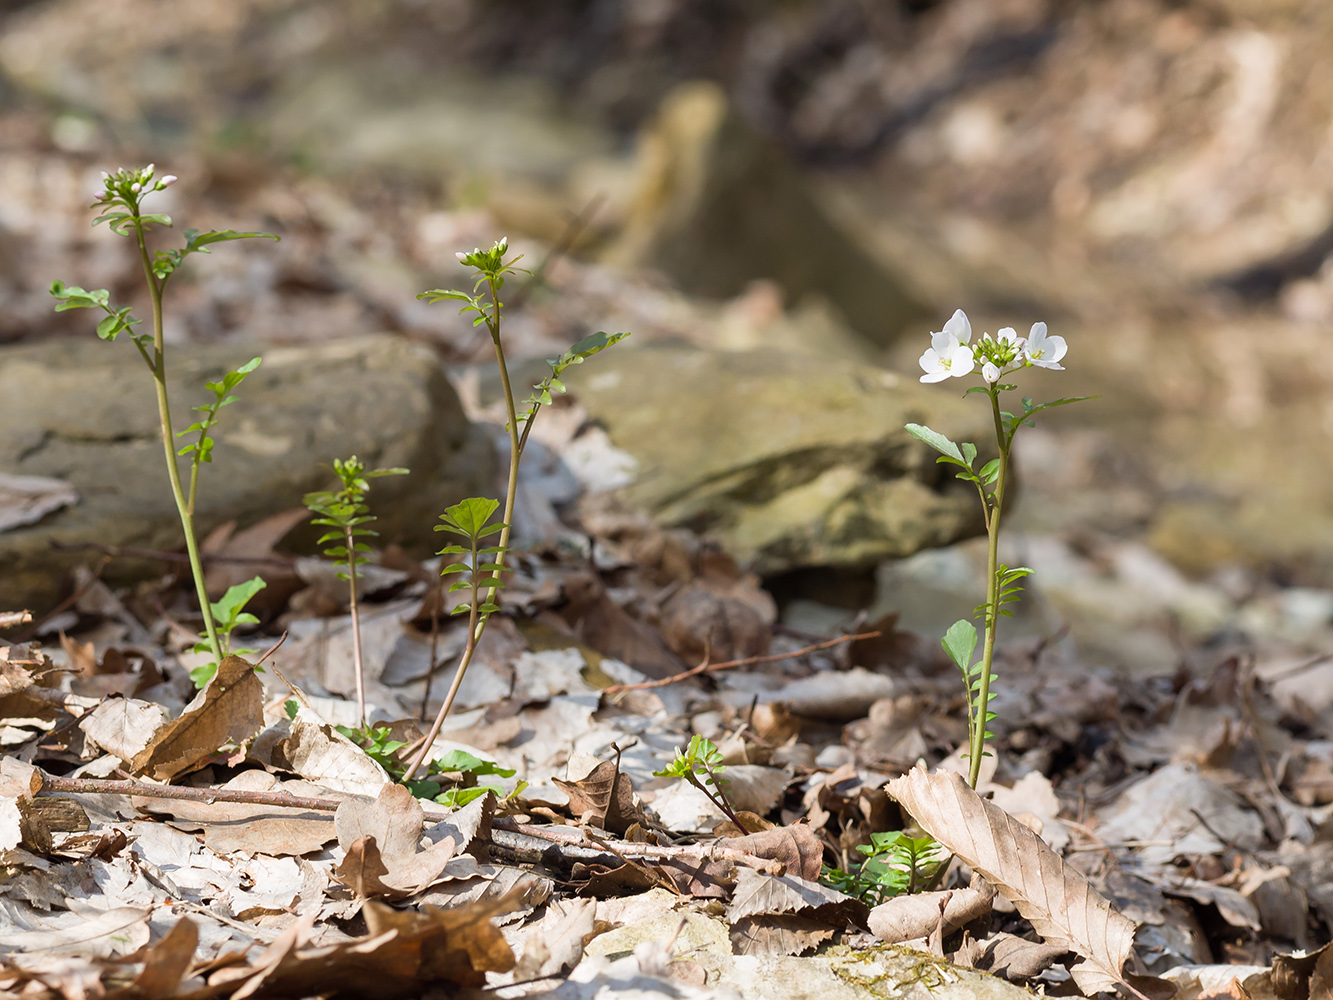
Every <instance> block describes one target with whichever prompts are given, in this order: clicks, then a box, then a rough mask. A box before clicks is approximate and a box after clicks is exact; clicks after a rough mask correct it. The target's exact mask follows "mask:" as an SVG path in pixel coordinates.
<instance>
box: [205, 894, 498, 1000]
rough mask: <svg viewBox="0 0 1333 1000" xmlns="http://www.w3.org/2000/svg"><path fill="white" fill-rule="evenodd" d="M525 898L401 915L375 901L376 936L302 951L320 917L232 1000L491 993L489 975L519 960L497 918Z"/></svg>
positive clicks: (369, 922)
mask: <svg viewBox="0 0 1333 1000" xmlns="http://www.w3.org/2000/svg"><path fill="white" fill-rule="evenodd" d="M518 905H520V904H519V895H518V894H517V893H510V894H509V895H507V896H504V897H502V898H500V899H491V900H482V901H479V902H476V903H468V904H465V905H463V906H460V907H458V908H456V909H451V910H439V909H436V908H435V907H430V906H428V907H426V908H425V909H424V911H423V912H421V913H417V912H414V911H410V910H409V911H403V912H400V911H397V910H392V909H390V908H389V907H387V906H384V905H382V904H379V903H376V902H374V901H371V902H368V903H367V904H366V907H365V910H364V911H363V912H364V914H365V918H366V926H367V927H368V928H369V934H368V935H367V936H365V937H362V938H355V939H353V940H350V941H342V942H339V943H338V944H334V945H330V946H326V947H322V948H305V949H303V948H302V944H303V943H304V939H305V937H306V936H307V935H308V934H309V932H310V927H311V926H312V925H313V922H314V914H313V913H312V914H310V915H308V916H307V917H306V918H304V919H303V921H301V922H298V924H294V925H293V926H292V927H289V928H288V929H287V931H285V932H283V935H282V936H281V937H280V938H279V940H277V941H275V942H274V943H273V944H272V945H271V946H270V947H269V950H268V951H267V952H265V954H264V955H263V956H261V957H260V960H259V962H258V963H257V965H256V966H254V967H253V968H252V969H248V970H224V972H227V971H230V972H233V973H235V972H239V973H240V975H239V976H236V975H233V976H231V977H229V978H231V979H232V980H233V981H235V980H237V979H246V978H247V973H248V974H249V977H248V980H247V981H246V982H245V983H244V985H242V986H241V987H240V988H239V989H237V990H236V992H235V993H233V994H232V1000H250V998H253V1000H296V998H299V997H309V996H324V997H329V998H334V1000H400V998H407V997H418V996H421V995H423V994H424V993H426V992H427V991H428V990H429V988H430V987H432V986H440V987H445V988H446V989H448V988H454V989H455V990H456V989H457V987H472V988H475V987H479V986H483V985H485V982H486V979H485V974H486V973H487V972H508V971H509V970H510V969H512V968H513V967H514V954H513V952H512V951H511V950H510V949H509V945H508V944H506V943H505V940H504V936H503V935H502V934H501V933H500V931H499V930H498V929H497V928H496V927H495V926H494V924H492V923H491V918H492V917H495V916H499V915H500V914H503V913H508V912H509V911H511V910H513V909H515V908H516V907H517V906H518Z"/></svg>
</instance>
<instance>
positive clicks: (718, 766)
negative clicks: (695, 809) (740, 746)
mask: <svg viewBox="0 0 1333 1000" xmlns="http://www.w3.org/2000/svg"><path fill="white" fill-rule="evenodd" d="M726 769H727V766H726V765H725V764H723V763H722V751H721V750H719V749H718V748H717V745H716V744H715V743H714V742H713V741H712V740H709V739H705V738H704V737H702V736H699V735H698V734H697V733H696V734H695V735H694V736H691V737H690V742H689V745H688V746H686V747H685V749H684V750H682V749H681V748H680V747H676V756H675V758H674V759H673V760H672V761H671V763H670V764H668V765H667V766H666V767H664V768H662V770H660V771H654V772H653V777H655V778H684V779H685V780H686V781H688V782H689V783H690V784H691V785H693V786H694V787H695V788H697V789H699V791H701V792H703V793H704V794H705V795H707V796H708V798H709V800H710V801H711V802H712V803H713V805H715V806H717V807H718V808H719V809H721V810H722V812H723V813H725V814H726V817H727V819H729V820H731V821H732V822H733V823H735V824H736V825H737V826H738V827H740V828H741V829H742V830H745V829H747V827H746V826H745V824H744V823H742V822H741V821H740V817H738V816H737V815H736V811H735V810H734V809H732V808H731V803H730V802H729V801H728V800H727V793H726V792H725V791H723V789H722V786H723V785H725V784H726V783H727V779H726V778H723V777H721V774H722V772H723V771H725V770H726Z"/></svg>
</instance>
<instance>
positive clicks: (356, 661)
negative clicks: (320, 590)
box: [343, 525, 366, 729]
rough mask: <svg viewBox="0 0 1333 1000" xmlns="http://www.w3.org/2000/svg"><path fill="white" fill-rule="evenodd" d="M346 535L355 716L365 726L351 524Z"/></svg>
mask: <svg viewBox="0 0 1333 1000" xmlns="http://www.w3.org/2000/svg"><path fill="white" fill-rule="evenodd" d="M343 531H344V532H346V535H347V587H348V589H349V590H350V592H351V595H352V596H351V603H350V604H349V605H348V610H349V611H350V612H351V615H352V668H353V669H354V670H355V671H356V716H357V718H358V719H360V720H361V728H362V729H365V728H366V676H365V667H363V666H362V664H361V613H360V610H359V609H358V608H357V605H356V539H355V538H354V537H353V535H352V526H351V525H347V526H345V527H344V528H343Z"/></svg>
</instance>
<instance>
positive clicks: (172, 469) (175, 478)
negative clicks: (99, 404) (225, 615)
mask: <svg viewBox="0 0 1333 1000" xmlns="http://www.w3.org/2000/svg"><path fill="white" fill-rule="evenodd" d="M134 232H135V236H136V237H137V240H138V243H139V258H140V260H141V261H142V262H143V273H144V280H146V281H147V282H148V294H149V295H150V296H151V297H152V301H153V381H154V383H156V385H157V413H158V419H159V421H160V423H161V425H162V445H163V448H164V449H165V451H166V456H167V475H168V476H169V477H170V479H171V494H172V496H173V497H174V498H175V500H176V510H177V511H178V512H179V513H180V519H181V528H183V529H184V531H185V551H186V553H187V554H188V555H189V557H190V572H191V573H192V574H193V575H194V588H195V591H196V593H197V594H198V595H199V612H200V614H202V615H203V618H204V632H205V633H206V634H207V635H208V644H209V645H210V646H211V647H212V649H213V656H214V658H215V659H216V660H217V661H218V662H219V663H221V662H222V642H221V640H220V639H219V638H218V630H217V626H216V625H215V624H214V622H213V609H212V607H211V606H210V605H209V603H208V588H207V586H205V584H204V567H203V563H202V561H201V560H200V558H199V543H198V542H197V541H195V537H194V513H193V511H192V509H191V505H190V504H189V503H187V501H186V498H185V490H184V487H183V486H182V485H181V472H180V467H179V466H178V465H177V464H176V435H175V434H173V433H172V430H171V408H170V403H169V400H168V399H167V360H166V343H165V341H164V339H163V335H162V284H161V283H160V282H159V281H158V279H157V275H155V274H153V263H152V260H151V259H150V258H149V256H148V242H147V239H146V238H145V236H144V227H143V221H142V219H140V218H139V213H138V210H137V209H136V210H135V213H134Z"/></svg>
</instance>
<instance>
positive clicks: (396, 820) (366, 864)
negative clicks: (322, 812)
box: [333, 784, 458, 899]
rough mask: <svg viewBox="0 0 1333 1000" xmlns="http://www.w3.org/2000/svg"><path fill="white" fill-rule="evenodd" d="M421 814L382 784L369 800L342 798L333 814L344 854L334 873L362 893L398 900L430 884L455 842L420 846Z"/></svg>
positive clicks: (401, 792)
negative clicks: (345, 799)
mask: <svg viewBox="0 0 1333 1000" xmlns="http://www.w3.org/2000/svg"><path fill="white" fill-rule="evenodd" d="M424 818H425V814H424V813H423V812H422V809H421V804H420V803H419V802H418V801H417V800H416V798H415V797H413V795H412V793H411V792H409V791H408V790H407V789H406V788H404V787H403V786H402V785H395V784H389V785H385V786H384V787H383V788H382V789H381V790H380V794H379V797H378V798H377V799H376V800H375V801H374V802H371V801H368V800H366V799H348V800H347V801H346V802H344V803H342V805H340V806H338V811H337V813H335V814H334V826H335V828H336V829H337V834H338V844H339V845H340V846H341V847H342V848H343V850H344V851H346V852H347V854H346V857H344V858H343V861H342V863H341V864H340V865H339V866H338V867H337V868H335V869H334V871H333V874H334V877H335V878H337V879H338V881H339V882H342V883H343V884H344V885H346V886H349V887H351V888H352V889H353V890H355V891H356V892H357V893H358V894H360V895H363V896H386V897H389V898H394V899H402V898H406V897H407V896H411V895H413V894H414V893H418V892H421V891H422V890H423V889H426V888H428V887H430V886H431V885H432V884H434V882H435V880H436V879H438V878H439V876H440V874H441V873H442V872H443V871H444V868H445V865H447V864H448V863H449V859H450V858H452V857H453V856H454V855H455V854H457V853H458V845H457V843H456V842H455V841H454V838H453V837H445V838H443V839H442V840H439V841H437V842H436V843H434V844H432V845H431V846H430V847H429V848H428V849H426V850H424V851H423V850H421V849H420V846H419V845H420V841H421V827H422V822H423V820H424Z"/></svg>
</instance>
